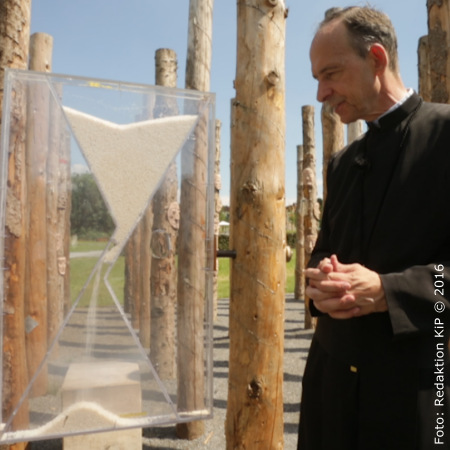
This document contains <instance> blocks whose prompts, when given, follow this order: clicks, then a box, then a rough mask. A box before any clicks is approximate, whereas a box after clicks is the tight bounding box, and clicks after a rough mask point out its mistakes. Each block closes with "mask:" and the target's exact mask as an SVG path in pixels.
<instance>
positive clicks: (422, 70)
mask: <svg viewBox="0 0 450 450" xmlns="http://www.w3.org/2000/svg"><path fill="white" fill-rule="evenodd" d="M417 56H418V58H419V65H418V67H419V95H420V96H421V97H422V98H423V99H424V100H425V101H426V102H430V101H431V77H430V59H429V55H428V36H422V37H421V38H420V39H419V47H418V49H417Z"/></svg>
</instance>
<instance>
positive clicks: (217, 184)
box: [213, 119, 222, 322]
mask: <svg viewBox="0 0 450 450" xmlns="http://www.w3.org/2000/svg"><path fill="white" fill-rule="evenodd" d="M221 127H222V123H221V122H220V120H219V119H217V120H216V158H215V164H214V207H215V208H214V239H215V240H216V244H215V245H216V248H217V249H218V248H219V223H220V211H222V200H221V198H220V190H221V189H222V181H221V178H220V131H221ZM218 292H219V258H216V266H215V270H214V278H213V320H214V322H216V321H217V308H218Z"/></svg>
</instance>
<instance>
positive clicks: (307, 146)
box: [302, 106, 320, 329]
mask: <svg viewBox="0 0 450 450" xmlns="http://www.w3.org/2000/svg"><path fill="white" fill-rule="evenodd" d="M302 118H303V174H302V182H303V198H304V205H303V208H302V213H303V224H304V225H303V226H304V237H305V243H304V248H305V256H304V264H305V267H306V266H307V265H308V262H309V260H310V258H311V252H312V250H313V248H314V245H315V244H316V240H317V233H318V226H319V219H320V209H319V206H318V203H317V181H316V143H315V142H316V140H315V131H314V106H303V108H302ZM309 302H310V299H309V298H308V297H307V296H306V295H305V329H310V328H313V327H314V325H315V323H314V321H313V318H312V317H311V312H310V309H309Z"/></svg>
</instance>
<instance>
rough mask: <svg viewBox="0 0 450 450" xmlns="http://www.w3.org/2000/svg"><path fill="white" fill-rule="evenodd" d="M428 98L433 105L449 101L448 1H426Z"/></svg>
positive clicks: (449, 7)
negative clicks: (429, 97)
mask: <svg viewBox="0 0 450 450" xmlns="http://www.w3.org/2000/svg"><path fill="white" fill-rule="evenodd" d="M427 8H428V57H429V64H430V96H431V101H432V102H434V103H449V100H450V55H449V53H450V0H439V1H438V0H427Z"/></svg>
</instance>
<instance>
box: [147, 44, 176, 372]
mask: <svg viewBox="0 0 450 450" xmlns="http://www.w3.org/2000/svg"><path fill="white" fill-rule="evenodd" d="M155 60H156V84H157V85H159V86H166V87H176V86H177V65H178V62H177V55H176V53H175V52H174V51H173V50H170V49H167V48H163V49H159V50H157V51H156V55H155ZM161 100H162V99H158V98H157V99H156V104H155V108H154V116H155V117H156V118H158V117H164V116H168V115H170V112H173V111H174V110H176V111H178V108H177V105H176V103H175V102H172V103H170V102H169V101H168V100H167V99H164V100H162V101H161ZM177 194H178V177H177V167H176V164H175V163H172V164H171V166H170V168H169V171H168V173H167V175H166V177H165V179H164V180H163V182H162V183H161V186H160V187H159V188H158V190H157V192H156V193H155V196H154V197H153V236H152V239H158V238H159V237H162V235H161V232H163V233H164V239H162V240H159V242H158V244H159V248H163V249H164V251H163V252H162V253H163V254H161V255H155V254H153V256H152V261H151V325H150V330H151V339H150V359H151V361H152V363H153V365H154V367H155V369H156V370H157V372H158V375H159V376H160V378H161V379H162V380H171V379H173V378H175V376H176V365H175V302H176V296H177V270H176V261H175V251H176V248H177V237H178V228H179V225H180V223H179V205H178V202H177ZM167 244H169V246H168V245H167ZM152 248H153V245H152Z"/></svg>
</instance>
